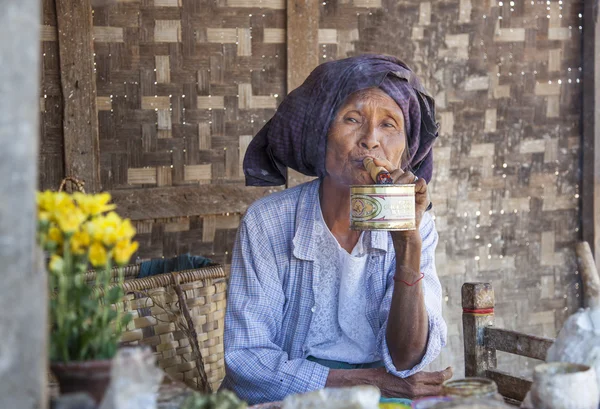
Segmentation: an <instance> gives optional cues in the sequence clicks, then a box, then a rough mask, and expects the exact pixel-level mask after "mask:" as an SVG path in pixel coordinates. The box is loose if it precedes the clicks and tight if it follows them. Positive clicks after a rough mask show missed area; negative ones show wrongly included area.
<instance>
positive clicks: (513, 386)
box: [485, 369, 532, 402]
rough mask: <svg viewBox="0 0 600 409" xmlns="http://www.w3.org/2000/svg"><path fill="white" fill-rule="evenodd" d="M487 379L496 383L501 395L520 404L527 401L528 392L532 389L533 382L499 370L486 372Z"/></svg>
mask: <svg viewBox="0 0 600 409" xmlns="http://www.w3.org/2000/svg"><path fill="white" fill-rule="evenodd" d="M485 377H486V378H488V379H491V380H492V381H494V382H496V385H498V392H500V395H502V396H504V397H505V398H510V399H514V400H516V401H519V402H522V401H523V399H525V396H526V395H527V392H529V389H531V383H532V382H531V380H530V379H526V378H521V377H520V376H513V375H510V374H507V373H506V372H503V371H499V370H497V369H490V370H488V371H486V373H485Z"/></svg>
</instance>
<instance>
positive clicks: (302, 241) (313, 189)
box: [292, 179, 389, 261]
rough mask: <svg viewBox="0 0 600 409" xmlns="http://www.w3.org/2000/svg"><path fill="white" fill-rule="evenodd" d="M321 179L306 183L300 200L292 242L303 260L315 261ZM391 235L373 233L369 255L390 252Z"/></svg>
mask: <svg viewBox="0 0 600 409" xmlns="http://www.w3.org/2000/svg"><path fill="white" fill-rule="evenodd" d="M319 186H321V181H320V179H315V180H314V181H312V182H309V183H306V184H305V185H304V186H303V188H302V190H301V192H300V196H299V198H298V207H297V211H296V233H295V235H294V239H293V240H292V246H293V255H294V257H296V258H299V259H302V260H311V261H314V260H315V254H316V251H317V248H316V245H315V240H314V237H315V223H316V222H317V220H318V217H319V215H320V212H321V209H320V203H319ZM388 240H389V233H388V232H387V231H382V230H379V231H375V230H374V231H371V232H370V240H366V245H367V253H370V252H372V251H373V250H378V251H383V252H386V253H387V251H388V244H389V243H388Z"/></svg>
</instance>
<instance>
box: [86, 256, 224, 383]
mask: <svg viewBox="0 0 600 409" xmlns="http://www.w3.org/2000/svg"><path fill="white" fill-rule="evenodd" d="M139 269H140V265H139V264H138V265H130V266H127V267H124V269H123V274H124V283H123V292H124V293H125V296H124V297H123V302H122V303H120V304H119V305H116V308H118V309H119V310H123V311H126V312H129V313H130V314H131V315H132V317H133V319H132V321H131V322H130V323H129V325H128V326H127V329H126V331H125V332H124V334H123V337H122V339H121V341H122V342H123V343H124V344H127V345H148V346H150V347H151V348H152V350H153V351H154V352H155V354H156V357H157V361H158V364H159V366H160V367H161V368H162V369H163V370H164V371H165V372H166V373H167V374H169V375H170V376H171V377H172V378H174V379H177V380H180V381H183V382H185V383H186V384H187V385H188V386H190V387H192V388H194V389H197V390H203V391H206V390H207V389H206V381H207V382H208V384H209V385H210V386H211V388H212V390H213V391H216V390H217V389H218V387H219V385H220V384H221V381H222V380H223V378H224V376H225V360H224V350H223V326H224V318H225V304H226V289H227V282H226V274H225V271H224V270H223V268H222V267H221V266H220V265H213V266H209V267H203V268H198V269H194V270H186V271H180V272H177V273H169V274H159V275H155V276H151V277H147V278H135V277H137V275H138V272H139ZM113 277H114V278H115V280H116V277H117V270H116V269H114V270H113ZM95 278H96V273H95V272H94V271H90V272H88V273H87V275H86V280H87V281H88V283H90V285H93V283H94V281H95ZM97 290H98V291H103V289H97ZM188 328H191V331H190V330H188ZM194 339H197V344H194ZM198 350H199V352H200V355H201V356H198V354H197V353H195V352H194V351H198ZM202 366H203V367H204V370H205V375H204V374H203V373H202V372H203V371H202ZM203 375H204V376H203Z"/></svg>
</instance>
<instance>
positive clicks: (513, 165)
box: [319, 0, 583, 372]
mask: <svg viewBox="0 0 600 409" xmlns="http://www.w3.org/2000/svg"><path fill="white" fill-rule="evenodd" d="M582 7H583V5H582V1H557V0H552V1H524V0H519V1H514V2H513V1H504V2H502V1H495V0H481V1H475V0H453V1H449V0H446V1H396V0H338V1H330V0H325V1H324V2H323V5H322V7H321V23H320V31H319V40H320V41H319V42H320V43H321V44H320V47H321V50H322V55H321V60H322V61H326V60H331V59H336V58H342V57H344V56H347V55H353V54H356V53H361V52H384V53H389V54H392V55H396V56H399V57H400V58H401V59H403V60H404V61H406V62H407V63H408V64H409V65H410V66H411V67H413V68H414V69H415V70H416V71H417V72H418V73H419V75H420V77H421V78H422V79H423V80H424V82H425V84H426V87H427V88H428V89H429V90H430V92H432V93H433V95H435V97H436V103H437V108H438V109H437V111H438V112H437V113H438V118H439V120H440V122H441V135H440V138H439V141H438V143H437V146H436V147H435V170H434V179H433V182H432V184H431V190H432V193H433V197H434V210H435V214H436V222H437V228H438V231H439V234H440V243H439V246H438V251H437V254H436V257H437V267H438V273H439V275H440V278H441V281H442V284H443V287H444V293H445V316H446V318H447V320H448V324H449V343H450V347H449V348H447V350H446V351H444V353H443V354H442V358H441V359H440V360H439V362H437V363H436V365H435V366H436V367H443V366H445V365H450V364H452V365H454V367H455V368H457V369H458V370H459V372H462V368H463V364H462V362H463V361H462V359H463V354H462V339H461V338H460V334H461V331H462V328H461V315H460V314H461V309H460V287H461V285H462V284H463V283H464V282H466V281H474V280H475V281H482V280H483V281H492V282H493V284H494V288H495V290H496V299H497V303H498V305H497V313H496V316H497V317H498V318H497V319H496V324H498V325H500V326H504V327H507V328H510V329H518V330H520V331H528V332H531V333H535V334H540V335H547V336H555V335H556V331H557V330H558V329H560V326H561V325H562V323H563V321H564V319H565V318H566V317H567V316H568V315H569V314H570V313H572V312H574V311H575V309H576V308H577V307H578V305H579V300H578V298H579V279H578V276H577V271H576V270H577V268H576V259H575V255H574V243H575V241H576V240H577V239H578V237H579V232H578V226H579V210H578V197H579V196H578V188H579V186H578V183H579V181H580V174H579V168H578V166H579V155H580V148H579V143H580V134H579V132H580V112H581V105H580V98H581V92H582V90H581V83H580V81H581V72H580V71H581V68H580V67H581V49H580V41H581V36H580V33H581V27H580V25H581V24H582V23H581V22H582V19H581V15H580V14H579V13H581V12H582ZM506 358H509V357H505V356H502V357H501V358H500V360H502V359H506ZM511 363H514V360H510V359H509V360H504V365H505V366H507V365H510V364H511Z"/></svg>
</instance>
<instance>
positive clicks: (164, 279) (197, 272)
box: [86, 264, 227, 294]
mask: <svg viewBox="0 0 600 409" xmlns="http://www.w3.org/2000/svg"><path fill="white" fill-rule="evenodd" d="M89 274H90V273H89V272H88V273H87V274H86V279H87V278H88V277H89V276H88V275H89ZM92 274H93V275H94V276H95V274H96V273H92ZM175 276H177V278H178V283H179V284H187V283H191V282H193V281H199V280H210V279H219V278H227V273H226V272H225V270H224V269H223V266H222V265H221V264H214V265H209V266H206V267H199V268H195V269H189V270H181V271H177V272H173V273H162V274H156V275H153V276H150V277H143V278H132V279H129V280H125V281H124V282H123V284H122V285H121V286H122V288H123V292H124V293H125V294H127V293H130V292H135V291H144V290H151V289H153V288H158V287H165V286H168V285H175V284H176V282H175ZM89 281H91V280H89ZM117 286H119V283H111V284H110V285H109V286H108V287H107V290H110V289H111V288H114V287H117ZM94 289H95V290H96V291H101V292H102V291H103V288H102V287H98V286H94Z"/></svg>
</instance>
